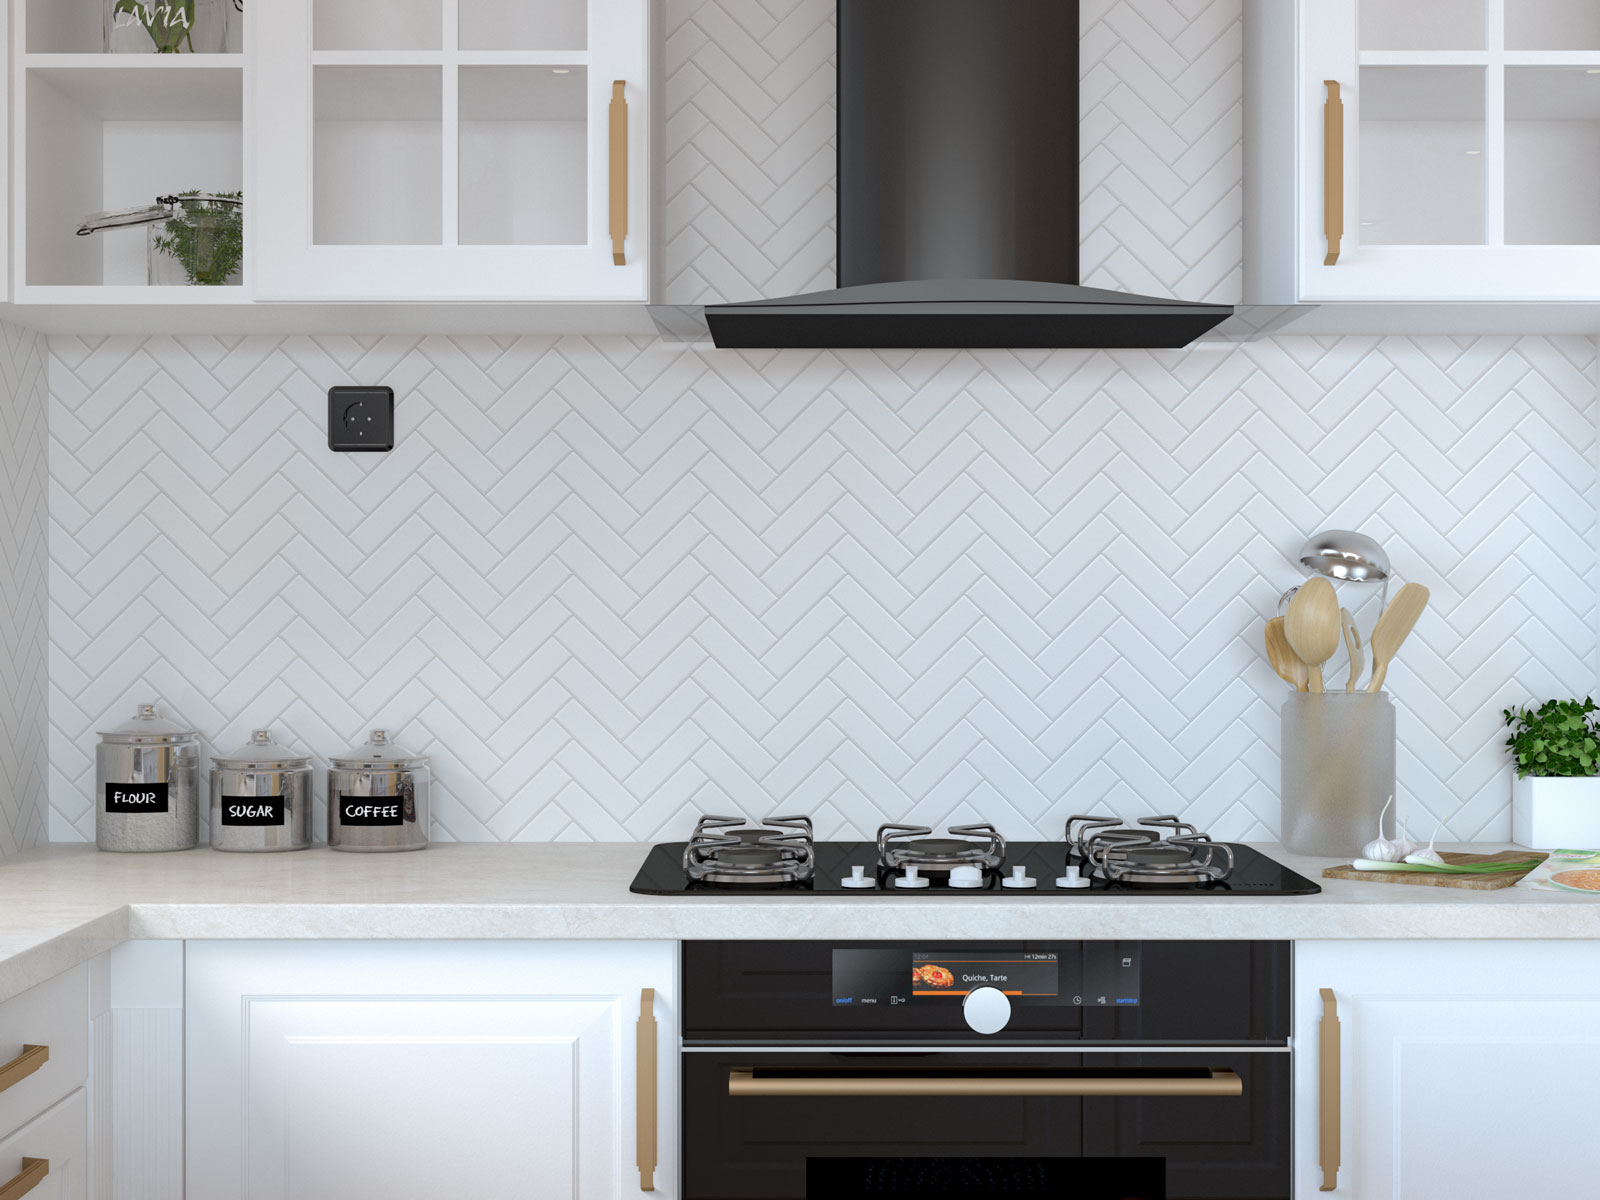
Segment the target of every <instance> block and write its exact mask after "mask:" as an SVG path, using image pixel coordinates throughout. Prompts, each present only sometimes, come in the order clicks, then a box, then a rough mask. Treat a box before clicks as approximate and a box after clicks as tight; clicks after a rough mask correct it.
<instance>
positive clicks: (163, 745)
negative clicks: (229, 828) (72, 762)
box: [94, 704, 200, 852]
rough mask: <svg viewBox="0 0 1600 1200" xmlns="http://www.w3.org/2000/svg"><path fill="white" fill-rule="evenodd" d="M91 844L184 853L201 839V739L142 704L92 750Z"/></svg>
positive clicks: (124, 849)
mask: <svg viewBox="0 0 1600 1200" xmlns="http://www.w3.org/2000/svg"><path fill="white" fill-rule="evenodd" d="M94 766H95V771H94V787H95V804H96V812H95V822H94V840H95V844H96V845H98V846H99V847H100V849H102V850H115V851H136V852H137V851H151V850H189V849H192V848H193V847H194V845H195V843H196V842H198V841H199V840H200V789H199V775H200V735H199V734H198V733H196V732H195V731H194V730H192V729H189V728H187V727H186V726H183V725H179V724H176V723H175V722H172V721H168V720H166V719H165V718H164V717H161V716H160V715H158V714H157V712H156V706H155V705H154V704H141V705H139V711H138V712H137V713H136V714H135V715H134V718H133V720H131V721H129V722H128V723H127V724H126V725H118V726H117V727H116V728H115V729H109V730H105V731H102V732H101V734H100V744H99V745H98V746H97V747H95V756H94Z"/></svg>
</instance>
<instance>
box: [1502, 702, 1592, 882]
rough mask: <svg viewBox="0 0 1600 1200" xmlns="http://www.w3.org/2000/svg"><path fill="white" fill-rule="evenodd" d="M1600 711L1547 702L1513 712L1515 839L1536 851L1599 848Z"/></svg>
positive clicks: (1509, 718) (1508, 715) (1508, 713)
mask: <svg viewBox="0 0 1600 1200" xmlns="http://www.w3.org/2000/svg"><path fill="white" fill-rule="evenodd" d="M1596 713H1600V706H1597V705H1596V704H1595V702H1594V701H1593V700H1592V699H1590V698H1589V697H1587V696H1586V697H1584V698H1583V699H1582V700H1547V701H1545V702H1544V703H1543V704H1542V705H1540V706H1539V707H1538V708H1537V709H1529V708H1527V707H1526V706H1524V707H1522V708H1508V709H1506V710H1505V713H1504V716H1505V723H1506V724H1507V725H1508V726H1510V728H1511V736H1510V737H1508V738H1507V739H1506V749H1507V750H1509V751H1510V752H1511V758H1512V763H1513V765H1514V766H1515V768H1516V777H1515V778H1514V779H1513V780H1512V781H1511V840H1512V841H1514V842H1516V843H1517V845H1519V846H1529V847H1532V848H1534V849H1537V850H1556V849H1600V717H1597V716H1596V715H1595V714H1596Z"/></svg>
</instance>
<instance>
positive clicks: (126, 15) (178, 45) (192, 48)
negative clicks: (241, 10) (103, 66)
mask: <svg viewBox="0 0 1600 1200" xmlns="http://www.w3.org/2000/svg"><path fill="white" fill-rule="evenodd" d="M105 3H106V49H107V50H110V51H113V52H117V53H127V52H132V51H137V50H140V49H143V50H144V51H145V53H149V52H150V51H152V50H153V51H154V52H155V53H157V54H216V53H219V52H221V51H222V49H223V43H224V40H225V38H226V24H225V23H226V19H227V7H228V0H105ZM134 31H142V33H143V34H144V35H145V37H144V38H140V37H139V35H138V33H137V32H134ZM146 39H148V43H149V44H148V45H147V46H146V45H145V44H144V42H145V40H146Z"/></svg>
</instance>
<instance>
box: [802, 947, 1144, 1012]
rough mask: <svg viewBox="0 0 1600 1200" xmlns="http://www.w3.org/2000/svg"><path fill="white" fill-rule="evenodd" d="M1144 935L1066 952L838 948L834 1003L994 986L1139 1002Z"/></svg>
mask: <svg viewBox="0 0 1600 1200" xmlns="http://www.w3.org/2000/svg"><path fill="white" fill-rule="evenodd" d="M1139 959H1140V951H1139V947H1138V944H1137V943H1117V942H1091V943H1087V944H1086V945H1085V946H1084V947H1083V953H1082V954H1081V955H1069V956H1068V957H1067V958H1066V959H1065V960H1062V959H1061V958H1060V956H1059V955H1057V954H1055V953H1054V952H1052V951H1033V950H1006V949H999V950H993V949H990V950H944V951H925V950H914V949H906V948H903V947H893V948H879V947H874V948H871V949H850V950H844V949H837V950H834V951H833V1003H834V1004H835V1005H838V1006H850V1007H853V1008H875V1007H882V1008H894V1007H899V1006H900V1005H905V1004H911V1005H919V1006H921V1005H948V1004H950V1003H951V1002H952V1001H955V1002H959V1001H961V1000H962V999H964V998H965V997H966V996H967V994H968V993H969V992H972V991H974V990H976V989H978V988H986V987H992V988H996V989H998V990H999V991H1002V992H1004V993H1005V994H1006V995H1007V996H1009V997H1010V998H1011V1002H1012V1003H1013V1004H1022V1005H1030V1004H1043V1005H1059V1006H1063V1007H1070V1008H1137V1007H1138V1005H1139V992H1140V987H1139V978H1140V971H1139Z"/></svg>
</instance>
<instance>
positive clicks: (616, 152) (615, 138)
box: [611, 79, 628, 267]
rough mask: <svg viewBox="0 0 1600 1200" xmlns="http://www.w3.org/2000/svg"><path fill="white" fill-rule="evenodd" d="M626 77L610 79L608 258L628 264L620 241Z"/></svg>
mask: <svg viewBox="0 0 1600 1200" xmlns="http://www.w3.org/2000/svg"><path fill="white" fill-rule="evenodd" d="M626 85H627V80H624V79H616V80H613V81H612V83H611V261H612V262H613V263H614V264H615V265H616V266H619V267H622V266H626V265H627V261H628V260H627V258H626V257H625V256H624V254H623V252H622V244H623V242H625V241H627V238H628V101H627V98H626V97H625V96H624V95H623V94H622V93H623V89H624V88H625V87H626Z"/></svg>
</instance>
